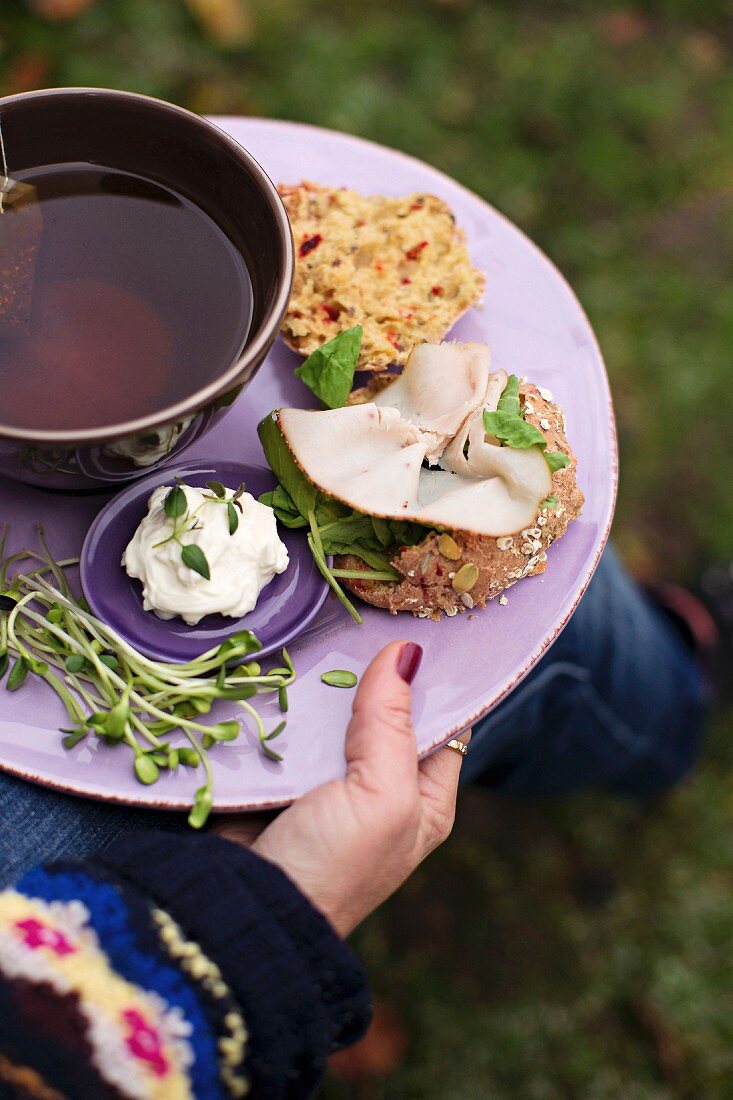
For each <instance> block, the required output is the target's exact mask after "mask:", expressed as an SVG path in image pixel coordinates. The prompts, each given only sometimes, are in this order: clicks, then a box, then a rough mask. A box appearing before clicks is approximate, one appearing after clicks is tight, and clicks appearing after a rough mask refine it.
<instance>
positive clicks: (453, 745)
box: [445, 737, 468, 756]
mask: <svg viewBox="0 0 733 1100" xmlns="http://www.w3.org/2000/svg"><path fill="white" fill-rule="evenodd" d="M445 747H446V748H447V749H453V751H454V752H459V753H460V754H461V756H465V755H466V754H467V752H468V745H464V744H463V742H462V741H456V739H455V737H454V738H452V739H451V740H450V741H447V742H446V744H445Z"/></svg>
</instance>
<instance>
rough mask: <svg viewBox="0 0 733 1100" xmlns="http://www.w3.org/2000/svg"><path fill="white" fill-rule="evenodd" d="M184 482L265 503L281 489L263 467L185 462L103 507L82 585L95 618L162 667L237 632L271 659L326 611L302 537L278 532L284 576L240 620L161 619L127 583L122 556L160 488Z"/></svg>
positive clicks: (86, 549) (323, 589) (85, 552)
mask: <svg viewBox="0 0 733 1100" xmlns="http://www.w3.org/2000/svg"><path fill="white" fill-rule="evenodd" d="M176 477H179V478H181V480H183V481H185V482H186V483H187V484H188V485H193V486H196V487H199V488H200V487H202V486H204V485H205V484H206V482H207V481H220V482H222V484H224V485H228V486H234V487H236V486H237V485H239V484H240V483H241V482H242V481H244V482H245V484H246V486H247V492H249V493H252V495H253V496H255V497H259V496H260V495H261V494H262V493H266V492H268V491H269V490H270V489H274V487H275V484H276V482H275V478H274V477H273V475H272V473H271V472H270V470H268V469H266V468H264V467H262V466H243V465H241V464H240V463H237V462H190V463H181V464H178V465H176V466H172V467H170V468H168V469H165V470H156V471H155V473H153V474H150V476H149V477H146V478H143V479H142V480H140V481H136V482H135V483H134V484H133V485H131V486H130V487H129V488H128V489H126V490H125V491H123V492H121V493H119V494H118V495H117V496H115V497H113V498H112V500H110V501H109V503H108V504H106V505H105V506H104V508H103V509H102V510H101V512H100V513H99V514H98V515H97V517H96V519H95V520H94V522H93V523H92V525H91V527H90V528H89V532H88V534H87V537H86V539H85V540H84V546H83V548H82V552H81V567H80V569H81V583H82V587H83V589H84V595H85V596H86V598H87V600H88V602H89V606H90V607H91V609H92V611H93V612H94V614H95V615H96V616H97V617H98V618H100V619H102V621H103V622H105V623H106V624H107V625H108V626H110V627H112V629H113V630H116V631H117V633H118V634H119V635H120V636H121V637H122V638H124V639H125V641H127V642H129V643H130V645H133V646H135V648H136V649H138V650H139V651H140V652H141V653H144V654H145V655H146V656H147V657H152V658H153V659H154V660H156V661H168V662H175V663H176V664H178V663H182V662H186V661H191V660H194V659H195V658H196V657H199V656H200V655H201V654H202V653H205V652H206V651H207V650H209V649H212V648H214V647H215V646H217V645H219V644H220V643H221V642H223V641H225V639H226V638H228V637H229V636H230V635H231V634H234V633H235V632H236V631H238V630H251V631H253V632H254V633H255V634H256V635H257V637H258V638H259V640H260V642H261V643H262V650H261V652H260V653H259V654H258V656H262V657H265V656H267V655H268V654H270V653H273V652H274V651H275V650H277V649H280V648H281V647H282V646H284V645H287V643H288V642H290V641H292V639H293V638H295V637H296V636H298V635H299V634H302V632H303V631H304V630H305V629H306V627H307V626H308V625H309V624H310V623H311V622H312V621H313V619H314V618H315V617H316V615H317V614H318V612H319V611H320V609H321V607H322V605H323V601H324V600H325V598H326V596H327V594H328V585H327V584H326V582H325V581H324V579H323V577H322V576H321V574H320V573H319V571H318V567H317V566H316V563H315V561H314V560H313V557H312V555H311V553H310V551H309V550H308V545H307V542H306V540H305V538H304V537H303V534H302V532H297V531H288V530H287V529H286V528H283V527H279V528H278V533H279V535H280V538H281V539H282V541H283V542H284V543H285V545H286V547H287V550H288V554H289V556H290V565H289V566H288V568H287V569H286V571H285V572H284V573H281V574H279V575H278V576H276V577H274V578H273V579H272V580H271V581H270V583H269V584H268V585H267V586H266V587H265V588H263V590H262V592H261V593H260V598H259V600H258V601H257V606H256V607H255V608H254V610H253V611H250V612H249V614H248V615H244V616H243V617H242V618H241V619H233V618H231V619H230V618H227V617H225V616H223V615H207V616H206V617H205V618H204V619H202V620H201V622H200V623H198V625H197V626H188V624H187V623H184V622H183V620H182V619H170V620H168V621H164V620H162V619H159V618H158V617H157V616H156V615H155V614H154V613H153V612H152V611H144V610H143V600H142V585H141V584H140V582H139V581H137V580H133V579H132V578H131V577H128V576H127V574H126V573H125V570H124V569H123V567H122V566H121V564H120V562H121V560H122V554H123V552H124V550H125V547H126V546H127V544H128V542H129V541H130V539H131V538H132V536H133V534H134V533H135V530H136V528H137V526H138V524H139V523H140V520H141V519H142V518H143V516H144V515H145V513H146V511H147V501H148V497H149V496H150V494H151V493H152V492H153V490H154V489H157V488H158V487H159V486H161V485H173V484H174V478H176Z"/></svg>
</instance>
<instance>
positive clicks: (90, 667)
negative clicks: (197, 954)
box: [0, 524, 295, 828]
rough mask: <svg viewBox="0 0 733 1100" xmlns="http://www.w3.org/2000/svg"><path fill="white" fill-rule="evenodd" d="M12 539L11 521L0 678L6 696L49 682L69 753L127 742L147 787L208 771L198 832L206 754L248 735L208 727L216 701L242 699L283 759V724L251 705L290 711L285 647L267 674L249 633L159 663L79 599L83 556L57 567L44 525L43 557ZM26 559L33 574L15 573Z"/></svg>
mask: <svg viewBox="0 0 733 1100" xmlns="http://www.w3.org/2000/svg"><path fill="white" fill-rule="evenodd" d="M6 537H7V524H6V525H4V527H3V528H2V530H1V531H0V680H2V679H3V677H4V676H5V675H6V673H7V679H6V680H5V687H6V689H7V690H9V691H17V690H19V689H21V688H22V687H23V685H24V684H25V683H26V681H27V680H28V678H29V677H37V678H39V679H42V680H44V681H45V682H46V683H47V684H48V686H49V687H50V688H51V689H52V690H53V691H54V692H55V693H56V695H57V696H58V697H59V699H60V700H61V702H62V703H63V705H64V707H65V709H66V712H67V714H68V716H69V722H70V725H69V726H67V727H65V728H63V729H62V730H61V732H62V733H63V734H64V738H63V745H64V747H65V748H66V749H72V748H74V747H75V746H76V745H78V744H79V743H80V742H82V741H83V740H84V739H85V738H87V737H94V738H97V739H98V740H100V741H102V742H104V743H105V744H107V745H110V746H120V745H126V746H127V748H128V749H129V750H130V751H131V752H132V754H133V759H132V767H133V772H134V774H135V776H136V778H137V780H138V781H139V782H140V783H143V784H146V785H147V784H151V783H155V782H156V781H157V780H158V779H159V777H160V774H161V772H162V771H165V770H169V771H175V770H176V769H177V768H178V767H188V768H199V767H200V768H202V769H203V775H204V782H203V784H202V785H201V786H200V787H199V788H198V790H197V791H196V795H195V798H194V803H193V806H192V809H191V812H190V814H189V818H188V820H189V824H190V825H192V826H193V827H194V828H200V827H201V826H202V825H203V824H204V823H205V821H206V819H207V817H208V815H209V812H210V810H211V806H212V798H213V775H212V770H211V763H210V760H209V756H208V750H209V749H211V748H212V747H213V746H214V745H216V744H217V743H219V742H222V743H224V742H227V741H234V740H236V739H237V737H238V736H239V734H240V732H241V724H240V721H239V720H231V719H230V720H227V721H220V722H214V723H211V724H208V725H207V724H205V723H204V722H202V721H201V718H202V717H203V716H205V715H207V714H209V712H210V711H211V709H212V707H213V706H214V704H215V703H216V702H217V701H219V700H224V701H227V702H231V703H235V704H236V706H237V707H238V708H240V709H241V710H242V711H243V712H244V713H243V717H245V716H246V718H247V719H249V720H251V722H252V723H253V724H254V730H255V733H256V735H257V738H258V741H259V744H260V747H261V750H262V752H263V753H264V755H265V756H267V757H268V758H269V759H271V760H275V761H279V760H281V759H282V757H281V756H280V754H279V753H277V752H275V750H274V749H273V748H272V745H271V742H272V741H273V740H274V739H275V738H276V737H278V736H279V735H280V734H281V733H282V731H283V730H284V728H285V722H284V721H281V722H280V723H279V724H278V725H277V726H276V727H275V728H274V729H273V730H271V731H269V732H268V731H267V730H266V728H265V725H264V722H263V720H262V717H261V715H260V714H259V713H258V711H257V710H256V709H255V707H254V706H253V704H252V701H251V700H253V699H255V698H256V697H257V696H258V695H266V694H269V695H275V696H276V697H277V701H278V704H279V707H280V710H281V711H282V712H285V711H287V707H288V699H287V690H288V687H289V686H290V685H291V684H292V683H293V681H294V680H295V668H294V666H293V662H292V660H291V659H290V655H289V654H288V652H287V650H285V649H283V651H282V662H283V663H282V664H281V665H279V666H276V667H274V668H271V669H268V670H263V668H262V666H261V665H260V663H259V662H258V661H257V660H256V659H255V655H256V653H257V652H258V651H259V650H260V649H261V648H262V647H261V645H260V642H259V640H258V639H257V637H256V636H255V635H254V634H253V633H252V632H251V631H248V630H243V631H239V632H237V633H236V634H233V635H231V637H229V638H227V639H226V641H224V642H223V643H222V644H221V645H219V646H217V647H215V648H213V649H210V650H208V651H207V652H206V653H203V654H202V655H201V656H200V657H198V658H197V659H196V660H194V661H190V662H188V663H187V664H181V665H178V664H166V663H163V662H160V661H153V660H151V659H149V658H148V657H145V656H144V655H143V654H141V653H139V652H138V651H137V650H136V649H135V648H134V647H133V646H131V645H130V644H129V643H128V642H126V641H125V640H124V639H123V638H121V637H120V636H119V635H118V634H117V633H116V632H115V631H114V630H112V628H111V627H109V626H107V625H106V624H105V623H103V622H102V621H101V620H100V619H97V618H96V617H95V616H94V615H93V614H92V613H91V611H90V610H89V607H88V605H87V604H86V601H85V600H84V599H83V597H82V598H77V597H76V596H75V595H74V594H73V591H72V587H71V584H70V583H69V579H68V576H67V571H68V570H69V569H70V568H71V567H73V566H75V565H76V564H77V559H72V558H69V559H66V560H65V561H56V560H55V559H54V558H53V556H52V555H51V553H50V551H49V549H48V546H47V544H46V541H45V538H44V536H43V531H42V529H41V528H39V538H40V544H41V548H42V549H41V551H40V552H38V551H35V550H31V549H23V550H21V551H19V552H18V553H15V554H12V555H9V556H7V557H6V556H5V545H6ZM21 562H22V563H24V564H25V565H26V570H25V571H20V572H17V573H14V574H13V575H12V576H11V570H12V569H13V567H14V566H16V565H17V564H19V563H21ZM174 737H175V738H176V743H173V741H172V738H174ZM181 737H183V738H185V741H186V742H187V743H184V744H181V743H180V741H181Z"/></svg>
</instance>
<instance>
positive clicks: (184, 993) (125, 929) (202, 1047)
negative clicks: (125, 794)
mask: <svg viewBox="0 0 733 1100" xmlns="http://www.w3.org/2000/svg"><path fill="white" fill-rule="evenodd" d="M19 890H21V891H22V892H23V893H25V894H27V895H33V896H35V897H40V898H44V899H46V900H52V899H54V898H56V899H60V898H63V899H69V900H71V899H78V900H80V901H82V902H83V903H84V905H85V906H86V908H87V911H88V913H89V925H90V927H91V928H92V929H93V930H94V931H95V933H96V935H97V936H98V938H99V940H100V941H101V942H103V943H104V949H105V952H106V954H107V957H108V959H109V960H110V963H111V965H112V966H113V967H114V969H115V970H116V971H117V973H118V974H121V975H122V976H123V977H124V978H126V979H127V980H128V981H129V982H132V983H133V984H135V985H137V986H141V987H143V988H145V989H148V990H149V991H151V992H155V993H157V994H158V995H159V996H160V997H161V998H162V999H163V1000H164V1001H165V1002H166V1003H167V1004H168V1005H170V1006H177V1007H178V1008H179V1009H180V1011H181V1012H182V1013H183V1015H184V1016H185V1018H186V1019H187V1020H188V1021H189V1023H190V1024H191V1028H192V1034H191V1036H190V1038H189V1043H190V1045H191V1047H192V1049H193V1052H194V1061H193V1065H192V1066H191V1067H190V1070H189V1074H190V1078H191V1084H192V1086H193V1092H194V1095H196V1096H206V1097H207V1098H209V1097H210V1098H211V1100H219V1098H221V1100H224V1098H225V1097H226V1096H227V1090H225V1088H224V1087H223V1083H222V1078H221V1076H220V1066H219V1052H218V1049H217V1037H218V1034H219V1032H220V1031H221V1030H222V1029H221V1026H220V1025H219V1022H218V1019H215V1020H213V1021H212V1019H211V1017H212V1013H210V1012H209V1011H208V1004H207V1003H206V998H205V997H202V995H201V990H200V989H198V988H197V987H196V984H195V983H194V982H193V981H191V980H190V979H189V977H188V976H187V975H186V974H185V973H183V972H182V968H181V967H180V966H179V963H178V960H176V959H174V958H172V957H171V955H170V953H169V952H168V949H167V947H166V945H165V944H164V943H163V942H162V939H161V937H160V933H159V929H158V927H157V924H156V923H154V921H153V919H152V914H151V909H150V906H149V904H148V903H147V901H146V900H145V899H144V898H143V896H142V895H139V894H137V893H134V892H132V891H130V890H128V889H125V888H123V887H121V886H120V885H118V884H115V885H113V884H112V883H111V882H108V881H103V880H101V879H99V878H97V877H96V876H94V875H92V874H89V873H88V872H86V871H81V870H79V869H78V868H74V869H69V870H59V869H48V870H47V869H45V868H36V869H35V870H33V871H31V872H30V873H29V874H28V875H26V876H25V878H24V879H23V880H22V882H21V883H20V886H19ZM219 1015H221V1014H219Z"/></svg>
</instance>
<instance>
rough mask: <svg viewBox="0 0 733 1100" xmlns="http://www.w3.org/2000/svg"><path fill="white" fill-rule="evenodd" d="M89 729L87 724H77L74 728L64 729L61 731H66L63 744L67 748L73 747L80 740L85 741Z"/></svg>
mask: <svg viewBox="0 0 733 1100" xmlns="http://www.w3.org/2000/svg"><path fill="white" fill-rule="evenodd" d="M88 732H89V730H88V729H87V727H86V726H76V727H75V728H74V729H62V730H61V733H65V734H66V737H64V739H63V741H62V742H61V744H62V745H63V746H64V748H65V749H73V748H74V747H75V746H76V745H78V744H79V742H80V741H83V740H84V738H85V737H86V736H87V734H88Z"/></svg>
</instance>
